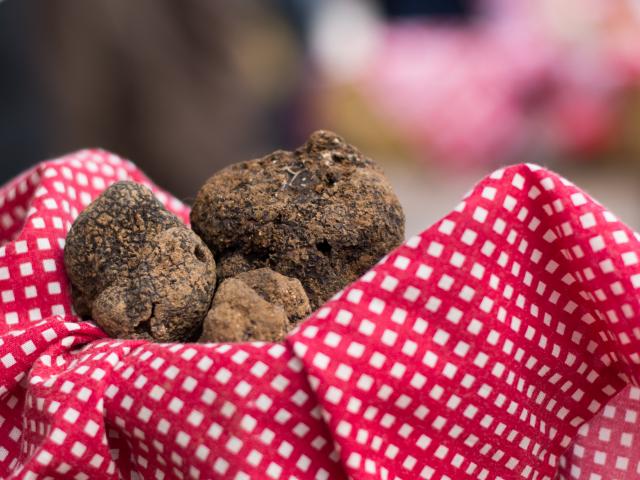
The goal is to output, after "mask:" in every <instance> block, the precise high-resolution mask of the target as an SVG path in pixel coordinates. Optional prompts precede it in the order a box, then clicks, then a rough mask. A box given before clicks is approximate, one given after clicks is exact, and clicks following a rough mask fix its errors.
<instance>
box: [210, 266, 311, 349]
mask: <svg viewBox="0 0 640 480" xmlns="http://www.w3.org/2000/svg"><path fill="white" fill-rule="evenodd" d="M310 311H311V309H310V306H309V300H308V298H307V296H306V294H305V292H304V289H303V288H302V285H301V284H300V282H299V281H298V280H296V279H295V278H287V277H285V276H284V275H280V274H279V273H277V272H274V271H273V270H269V269H268V268H260V269H257V270H251V271H248V272H244V273H241V274H240V275H238V276H236V277H234V278H229V279H227V280H225V281H223V282H222V284H221V285H220V286H219V287H218V290H217V292H216V294H215V297H214V299H213V305H212V307H211V310H210V311H209V313H208V314H207V317H206V318H205V320H204V325H203V330H202V336H201V337H200V341H203V342H239V341H249V340H261V341H272V342H277V341H280V340H282V339H283V338H284V336H285V334H286V333H287V331H289V329H290V328H291V327H292V326H293V325H294V324H295V323H296V322H297V321H298V320H301V319H302V318H304V317H306V316H307V315H308V314H309V313H310Z"/></svg>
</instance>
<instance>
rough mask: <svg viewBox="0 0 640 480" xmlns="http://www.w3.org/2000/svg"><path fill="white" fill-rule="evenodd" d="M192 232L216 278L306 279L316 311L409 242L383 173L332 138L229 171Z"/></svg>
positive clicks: (210, 186)
mask: <svg viewBox="0 0 640 480" xmlns="http://www.w3.org/2000/svg"><path fill="white" fill-rule="evenodd" d="M191 223H192V226H193V229H194V231H195V232H196V233H198V234H199V235H200V236H201V237H202V238H203V239H204V241H205V242H206V243H207V245H208V246H209V248H210V249H211V250H212V251H213V253H214V255H215V257H216V259H217V261H218V277H219V279H224V278H228V277H232V276H235V275H237V274H238V273H240V272H242V271H245V270H249V269H254V268H259V267H269V268H271V269H273V270H275V271H277V272H280V273H282V274H283V275H286V276H289V277H295V278H298V279H300V281H301V282H302V284H303V286H304V288H305V289H306V291H307V294H308V295H309V299H310V301H311V305H312V307H313V308H316V307H318V306H319V305H320V304H322V303H323V302H324V301H325V300H327V299H328V298H329V297H331V295H333V294H334V293H335V292H337V291H338V290H340V289H342V288H344V287H345V286H346V285H347V284H349V283H350V282H352V281H354V280H355V279H356V278H358V276H360V275H361V274H363V273H364V272H365V271H366V270H367V269H369V268H370V267H371V266H373V265H374V264H375V262H376V261H378V260H379V259H380V258H381V257H382V256H383V255H385V254H386V253H387V252H389V251H390V250H392V249H393V248H394V247H396V246H398V245H399V244H400V243H401V242H402V240H403V237H404V214H403V212H402V207H401V206H400V203H399V201H398V199H397V197H396V195H395V194H394V192H393V190H392V189H391V186H390V184H389V182H388V181H387V179H386V178H385V176H384V174H383V172H382V170H381V169H380V167H378V166H377V165H376V164H375V163H374V162H373V161H372V160H371V159H369V158H367V157H365V156H364V155H362V154H361V153H360V152H359V151H358V150H357V149H356V148H354V147H353V146H351V145H349V144H347V143H346V142H345V141H344V140H343V139H342V138H341V137H339V136H337V135H336V134H334V133H331V132H327V131H318V132H315V133H314V134H313V135H311V137H310V138H309V140H308V141H307V143H306V144H304V145H303V146H302V147H300V148H299V149H297V150H296V151H295V152H286V151H276V152H273V153H272V154H270V155H267V156H266V157H263V158H261V159H257V160H250V161H247V162H243V163H239V164H236V165H232V166H230V167H227V168H225V169H224V170H221V171H220V172H218V173H217V174H216V175H214V176H213V177H211V178H210V179H209V180H208V181H207V183H206V184H205V185H204V186H203V187H202V188H201V189H200V191H199V192H198V195H197V197H196V200H195V203H194V206H193V209H192V211H191Z"/></svg>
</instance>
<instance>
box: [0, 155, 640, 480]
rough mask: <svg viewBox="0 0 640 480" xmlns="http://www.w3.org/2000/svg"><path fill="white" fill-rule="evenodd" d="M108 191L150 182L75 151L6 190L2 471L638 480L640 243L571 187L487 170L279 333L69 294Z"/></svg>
mask: <svg viewBox="0 0 640 480" xmlns="http://www.w3.org/2000/svg"><path fill="white" fill-rule="evenodd" d="M118 179H132V180H135V181H138V182H142V183H145V184H149V181H148V180H147V178H146V177H144V176H143V175H142V174H141V173H140V172H139V171H137V170H136V168H135V167H134V166H133V165H132V164H131V163H128V162H126V161H123V160H121V159H119V158H117V157H115V156H114V155H111V154H108V153H106V152H102V151H83V152H80V153H77V154H74V155H70V156H67V157H64V158H61V159H58V160H54V161H49V162H44V163H42V164H41V165H39V166H38V167H37V168H35V169H34V170H31V171H30V172H27V173H26V174H25V175H23V176H21V177H19V178H17V179H16V180H15V181H13V182H11V183H10V184H8V185H7V186H5V187H4V188H2V190H1V191H0V225H2V241H3V246H2V247H1V248H0V309H1V310H0V475H1V476H2V477H4V478H23V479H44V478H47V479H51V478H60V479H78V480H81V479H102V478H108V479H116V478H127V479H129V478H145V479H147V478H149V479H173V478H178V479H183V478H184V479H206V478H221V479H238V480H241V479H249V478H259V479H263V478H265V479H279V478H282V479H340V478H354V479H374V478H375V479H413V478H422V479H434V480H441V479H442V480H444V479H449V480H459V479H462V480H466V479H505V480H506V479H532V480H533V479H539V480H542V479H555V478H561V479H582V480H622V479H625V480H629V479H636V478H640V389H639V388H637V385H638V383H639V380H640V321H639V320H638V318H639V312H640V303H639V301H638V299H639V296H638V292H639V290H638V288H640V265H639V264H638V253H639V252H640V243H639V239H638V237H637V235H636V234H634V233H633V232H632V231H630V230H629V229H628V228H627V227H626V226H625V225H623V224H622V223H621V222H620V221H618V220H617V219H616V217H615V216H614V215H612V214H611V213H609V212H608V211H607V210H605V209H604V208H603V207H602V206H600V205H599V204H598V203H596V202H595V201H594V200H592V199H591V198H590V197H589V196H588V195H587V194H585V193H584V192H581V191H580V190H579V189H578V188H576V187H575V186H573V185H572V184H571V183H569V182H568V181H566V180H563V179H562V178H560V177H558V176H556V175H554V174H553V173H551V172H549V171H547V170H544V169H541V168H540V167H537V166H534V165H519V166H514V167H509V168H506V169H503V170H498V171H497V172H495V173H494V174H493V175H491V176H489V177H488V178H486V179H484V180H483V181H482V182H480V183H479V184H478V185H477V186H476V187H475V188H474V189H473V190H472V191H471V193H470V194H469V195H468V196H467V197H466V199H464V201H463V202H462V203H460V204H459V205H458V206H457V207H456V208H455V210H454V211H453V212H452V213H451V214H449V215H448V216H446V217H445V218H444V219H442V220H441V221H439V222H438V223H436V224H435V225H433V226H432V227H430V228H429V229H427V230H426V231H425V232H424V233H422V234H421V235H419V236H415V237H412V238H410V239H409V240H408V241H407V242H406V243H405V244H404V245H402V246H401V247H399V248H398V249H396V250H395V251H393V252H390V253H389V255H388V256H387V257H385V258H384V259H383V260H381V261H380V263H379V264H378V265H377V266H375V267H374V268H373V269H372V270H371V271H369V272H368V273H366V274H365V275H363V277H362V278H361V279H360V280H358V281H357V282H355V283H353V284H352V285H350V286H348V287H347V288H345V289H344V291H342V292H340V293H338V294H337V295H336V296H335V297H334V298H333V299H332V300H331V301H329V302H327V303H326V304H325V305H324V306H322V307H321V308H320V309H319V310H318V311H316V312H315V313H314V314H313V315H312V316H311V317H310V318H309V319H308V320H307V321H305V322H304V323H302V324H301V325H300V326H299V327H298V328H297V329H296V330H295V331H293V332H292V333H291V334H290V335H289V336H288V338H287V340H286V341H285V342H283V343H279V344H271V343H238V344H154V343H148V342H145V341H121V340H112V339H109V338H106V337H105V335H104V333H103V332H102V331H101V330H100V329H99V328H97V327H96V326H95V325H93V324H92V323H90V322H83V321H79V320H78V319H77V318H76V317H75V316H74V315H73V312H72V309H71V306H70V302H69V286H68V283H67V280H66V278H65V274H64V269H63V263H62V249H63V247H64V238H65V234H66V232H67V231H68V229H69V227H70V225H71V223H72V221H73V219H74V217H75V216H76V215H77V213H78V212H79V211H80V210H81V209H82V208H83V207H84V206H86V205H87V204H88V203H89V202H90V201H91V200H92V199H93V198H95V197H96V196H97V195H98V194H99V193H100V192H101V191H102V190H104V188H106V187H107V186H108V185H109V184H110V183H112V182H114V181H116V180H118ZM154 191H155V192H156V194H157V195H158V197H159V198H160V200H161V201H162V202H163V203H164V204H165V205H166V206H167V207H168V208H169V209H170V210H172V211H174V212H176V213H177V214H178V215H179V216H180V217H181V218H183V219H184V220H185V221H186V220H187V214H188V210H187V208H186V207H185V206H183V205H182V204H181V203H180V202H178V201H177V200H175V199H172V198H171V197H170V196H168V195H167V194H164V193H162V192H161V191H159V190H158V189H154ZM633 385H635V387H634V386H633Z"/></svg>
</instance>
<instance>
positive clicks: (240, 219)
mask: <svg viewBox="0 0 640 480" xmlns="http://www.w3.org/2000/svg"><path fill="white" fill-rule="evenodd" d="M191 224H192V228H193V230H190V229H189V228H187V227H186V226H184V225H183V224H182V223H181V222H180V220H179V219H178V218H176V217H175V216H174V215H172V214H171V213H169V212H168V211H167V210H166V209H165V208H164V207H163V206H162V205H161V204H160V202H158V201H157V200H156V199H155V198H154V197H153V194H152V193H151V191H150V190H149V189H147V188H146V187H144V186H142V185H139V184H135V183H131V182H119V183H116V184H114V185H112V186H111V187H109V188H108V189H107V190H106V191H105V192H104V193H103V194H102V195H101V196H100V197H99V198H98V199H96V200H95V201H94V202H93V203H92V204H91V205H89V207H87V209H85V210H84V211H83V212H82V213H81V214H80V215H79V216H78V218H77V220H76V221H75V223H74V224H73V226H72V228H71V231H70V232H69V235H68V237H67V243H66V247H65V253H64V261H65V266H66V269H67V273H68V275H69V278H70V280H71V284H72V296H73V303H74V307H75V310H76V312H77V313H78V314H79V315H81V316H83V317H88V318H92V319H93V320H94V321H95V322H96V323H97V324H98V325H100V326H101V327H102V328H103V329H104V330H105V331H106V332H107V333H108V334H109V335H111V336H114V337H118V338H145V339H150V340H155V341H160V342H166V341H188V340H193V339H197V338H198V336H200V337H199V338H200V340H201V341H206V342H213V341H246V340H270V341H278V340H281V339H283V338H284V336H285V334H286V332H287V331H288V330H289V329H290V328H291V327H292V325H294V324H295V323H296V322H298V321H299V320H301V319H303V318H304V317H306V316H307V315H308V314H309V313H310V311H311V309H313V308H317V307H318V306H320V305H321V304H322V303H323V302H324V301H326V300H327V299H328V298H330V297H331V295H333V294H334V293H336V292H337V291H339V290H340V289H342V288H344V287H345V286H346V285H347V284H349V283H350V282H352V281H354V280H355V279H356V278H358V277H359V276H360V275H362V274H363V273H364V272H365V271H366V270H368V269H369V268H370V267H371V266H373V265H374V264H375V262H376V261H378V259H380V258H381V257H382V256H384V255H385V254H386V253H387V252H388V251H390V250H391V249H393V248H395V247H396V246H398V245H399V244H400V242H401V241H402V239H403V237H404V214H403V212H402V208H401V206H400V203H399V201H398V199H397V197H396V196H395V194H394V193H393V190H392V188H391V186H390V184H389V182H388V181H387V179H386V178H385V176H384V174H383V173H382V170H381V169H380V168H379V167H378V166H377V165H376V164H375V163H374V162H373V161H372V160H371V159H369V158H367V157H365V156H364V155H362V154H361V153H360V152H359V151H358V150H357V149H356V148H354V147H353V146H351V145H349V144H347V143H346V142H345V141H344V140H343V139H342V138H341V137H339V136H337V135H335V134H333V133H331V132H327V131H318V132H315V133H314V134H312V135H311V137H310V138H309V140H308V141H307V143H305V144H304V145H303V146H302V147H300V148H299V149H297V150H296V151H294V152H286V151H276V152H274V153H272V154H270V155H267V156H266V157H263V158H261V159H257V160H250V161H247V162H242V163H239V164H236V165H232V166H230V167H228V168H225V169H223V170H221V171H220V172H218V173H217V174H215V175H214V176H213V177H211V178H210V179H209V180H208V181H207V182H206V184H205V185H204V186H203V187H202V188H201V190H200V191H199V192H198V195H197V197H196V200H195V202H194V205H193V209H192V212H191ZM214 258H215V261H214Z"/></svg>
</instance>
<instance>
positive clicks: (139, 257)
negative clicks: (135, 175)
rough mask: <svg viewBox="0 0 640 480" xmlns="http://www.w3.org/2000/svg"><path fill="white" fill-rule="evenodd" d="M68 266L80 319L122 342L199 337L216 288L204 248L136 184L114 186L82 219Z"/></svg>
mask: <svg viewBox="0 0 640 480" xmlns="http://www.w3.org/2000/svg"><path fill="white" fill-rule="evenodd" d="M64 264H65V268H66V271H67V274H68V276H69V279H70V280H71V284H72V297H73V298H72V299H73V304H74V308H75V310H76V312H77V313H78V314H79V315H81V316H84V317H91V318H92V319H93V320H94V321H95V322H96V323H97V324H98V325H99V326H100V327H102V328H103V329H104V330H105V331H106V332H107V333H108V334H109V335H111V336H113V337H117V338H143V339H150V340H156V341H161V342H169V341H180V340H187V339H189V338H191V337H193V336H194V335H195V334H196V333H197V332H198V331H199V329H200V327H201V325H202V320H203V318H204V316H205V315H206V313H207V311H208V309H209V306H210V304H211V298H212V296H213V291H214V289H215V283H216V273H215V262H214V259H213V255H212V254H211V252H210V251H209V249H208V248H207V247H206V245H205V244H204V243H203V242H202V240H201V239H200V238H199V237H198V236H197V235H196V234H195V233H193V232H192V231H191V230H190V229H189V228H187V227H186V226H185V225H184V224H183V223H182V222H181V221H180V220H179V219H178V218H177V217H176V216H175V215H173V214H171V213H170V212H168V211H167V210H166V209H165V208H164V207H163V206H162V204H161V203H160V202H159V201H158V200H157V199H156V198H155V197H154V196H153V193H152V192H151V190H149V189H148V188H147V187H145V186H143V185H140V184H137V183H133V182H118V183H115V184H113V185H112V186H110V187H109V188H108V189H107V190H105V192H104V193H103V194H102V195H101V196H100V197H98V198H97V199H96V200H95V201H94V202H93V203H91V204H90V205H89V206H88V207H87V208H86V209H85V210H84V211H83V212H82V213H81V214H80V215H79V216H78V218H77V219H76V221H75V222H74V224H73V225H72V227H71V230H70V232H69V234H68V236H67V241H66V246H65V250H64Z"/></svg>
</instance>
